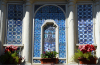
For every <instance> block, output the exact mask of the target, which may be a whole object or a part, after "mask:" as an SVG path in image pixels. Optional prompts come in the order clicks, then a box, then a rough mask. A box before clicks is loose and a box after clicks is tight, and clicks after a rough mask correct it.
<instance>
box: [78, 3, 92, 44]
mask: <svg viewBox="0 0 100 65" xmlns="http://www.w3.org/2000/svg"><path fill="white" fill-rule="evenodd" d="M77 13H78V43H79V44H92V43H93V20H92V19H93V16H92V15H93V14H92V5H78V7H77Z"/></svg>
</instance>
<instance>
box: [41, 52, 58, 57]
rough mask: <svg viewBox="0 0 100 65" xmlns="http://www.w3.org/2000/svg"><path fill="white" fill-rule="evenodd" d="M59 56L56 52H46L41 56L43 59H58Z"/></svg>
mask: <svg viewBox="0 0 100 65" xmlns="http://www.w3.org/2000/svg"><path fill="white" fill-rule="evenodd" d="M57 54H58V53H57V52H56V51H50V52H48V51H46V52H45V51H44V52H43V54H41V58H56V56H57Z"/></svg>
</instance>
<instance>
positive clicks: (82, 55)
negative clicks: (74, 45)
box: [74, 49, 93, 60]
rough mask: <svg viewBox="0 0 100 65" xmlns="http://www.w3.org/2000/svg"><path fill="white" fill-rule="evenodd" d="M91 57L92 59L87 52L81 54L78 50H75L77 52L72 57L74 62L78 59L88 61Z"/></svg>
mask: <svg viewBox="0 0 100 65" xmlns="http://www.w3.org/2000/svg"><path fill="white" fill-rule="evenodd" d="M91 57H93V55H92V54H91V52H87V53H84V54H83V52H82V51H80V50H79V49H78V50H77V52H76V53H75V55H74V59H75V60H77V59H78V58H86V59H87V60H90V58H91Z"/></svg>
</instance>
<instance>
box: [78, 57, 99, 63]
mask: <svg viewBox="0 0 100 65" xmlns="http://www.w3.org/2000/svg"><path fill="white" fill-rule="evenodd" d="M78 60H79V64H96V60H97V58H91V59H90V60H87V59H86V58H78Z"/></svg>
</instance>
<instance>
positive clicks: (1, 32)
mask: <svg viewBox="0 0 100 65" xmlns="http://www.w3.org/2000/svg"><path fill="white" fill-rule="evenodd" d="M6 18H7V17H6V1H4V0H2V3H1V22H0V24H1V25H0V50H1V51H0V52H1V54H2V53H3V52H4V51H3V44H5V37H6V36H5V35H6V34H5V33H6V32H5V31H6Z"/></svg>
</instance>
